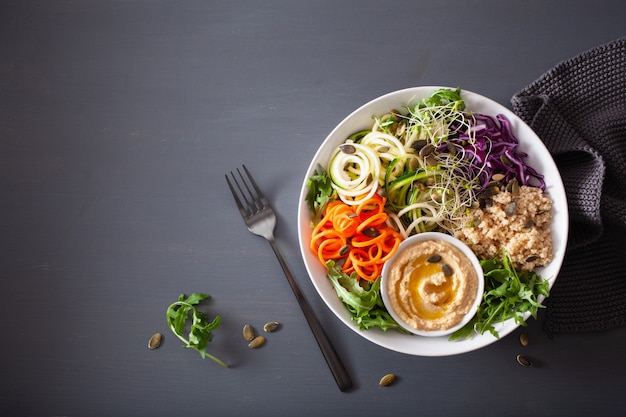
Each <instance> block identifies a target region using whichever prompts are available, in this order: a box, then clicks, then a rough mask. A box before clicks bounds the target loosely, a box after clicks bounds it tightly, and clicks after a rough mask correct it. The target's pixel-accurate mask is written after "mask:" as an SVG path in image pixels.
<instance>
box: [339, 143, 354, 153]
mask: <svg viewBox="0 0 626 417" xmlns="http://www.w3.org/2000/svg"><path fill="white" fill-rule="evenodd" d="M339 149H340V150H341V152H343V153H347V154H348V155H350V154H353V153H355V152H356V148H355V147H354V145H350V144H349V143H343V144H341V145H339Z"/></svg>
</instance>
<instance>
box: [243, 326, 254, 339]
mask: <svg viewBox="0 0 626 417" xmlns="http://www.w3.org/2000/svg"><path fill="white" fill-rule="evenodd" d="M243 338H244V339H246V340H247V341H248V342H249V341H251V340H252V339H254V327H252V326H250V325H249V324H246V325H245V326H243Z"/></svg>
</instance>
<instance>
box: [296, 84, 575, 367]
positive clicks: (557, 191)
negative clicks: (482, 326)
mask: <svg viewBox="0 0 626 417" xmlns="http://www.w3.org/2000/svg"><path fill="white" fill-rule="evenodd" d="M440 88H447V89H455V88H456V87H449V86H432V85H431V86H415V87H408V88H404V89H400V90H395V91H391V92H388V93H386V94H383V95H381V96H378V97H376V98H374V99H372V100H370V101H368V102H366V103H364V104H362V105H361V106H360V107H358V108H356V109H355V110H353V111H352V112H351V113H349V114H348V115H347V116H345V117H344V118H343V119H342V120H341V121H340V122H339V123H338V124H336V125H335V127H334V128H333V129H331V131H330V132H329V133H328V135H327V136H326V138H325V139H324V140H323V141H322V143H321V144H320V145H319V147H318V149H317V151H316V152H315V154H314V156H313V157H312V159H311V162H310V164H309V167H308V169H307V170H306V172H305V174H304V178H303V179H302V186H301V191H300V196H299V205H298V214H297V221H298V243H299V245H300V254H301V256H302V259H303V262H304V264H305V269H306V271H307V273H308V275H309V278H310V280H311V282H312V284H313V286H314V288H315V290H316V291H317V294H318V295H319V296H320V298H322V300H323V301H324V304H326V307H327V308H329V309H330V310H331V311H332V312H333V313H334V315H335V316H336V317H337V318H338V319H339V320H340V321H342V322H343V323H344V324H345V325H346V326H347V327H348V328H349V329H351V330H352V331H354V332H355V333H357V334H359V336H361V337H363V338H364V339H366V340H369V341H370V342H372V343H374V344H377V345H379V346H381V347H383V348H386V349H389V350H392V351H396V352H400V353H405V354H409V355H416V356H448V355H457V354H462V353H466V352H470V351H473V350H477V349H480V348H483V347H486V346H488V345H490V344H492V343H495V342H497V341H498V340H502V339H503V338H504V337H505V336H506V335H508V334H510V333H511V332H513V331H514V330H515V329H517V328H518V327H519V324H517V323H512V322H513V320H512V319H510V320H507V321H505V322H501V323H496V324H495V326H494V327H495V331H497V332H498V333H499V338H495V337H492V336H491V335H490V334H485V335H480V336H472V337H471V338H469V339H464V340H463V341H457V342H449V341H448V340H447V338H443V339H445V343H444V342H439V341H440V340H441V339H442V338H424V337H421V336H413V335H406V334H401V333H399V332H395V333H397V334H394V333H392V332H383V331H382V330H380V329H369V330H366V331H362V330H360V329H359V327H358V326H357V325H356V324H355V323H354V322H353V321H352V319H351V317H350V315H349V312H348V311H347V309H346V308H345V305H343V303H342V302H341V300H340V299H339V297H337V294H336V292H335V291H334V289H333V288H332V285H331V283H330V282H329V280H328V279H326V275H325V271H324V269H325V267H324V265H322V264H321V263H320V262H319V260H318V259H317V257H316V256H315V255H314V254H313V253H312V251H311V250H310V249H309V243H310V235H311V228H310V220H311V215H310V212H309V210H308V207H307V203H306V193H307V181H308V179H309V178H310V176H311V175H312V174H313V172H314V171H315V169H316V168H317V164H318V163H320V162H321V163H326V162H327V160H328V157H329V155H330V153H331V149H329V147H331V146H333V144H334V145H338V144H340V143H342V142H343V141H345V139H346V138H347V136H349V135H350V134H352V133H354V132H355V131H358V130H359V129H362V128H363V127H364V126H366V125H369V126H371V120H372V117H373V116H374V115H380V114H384V113H385V112H388V111H389V110H390V109H392V108H393V107H395V106H402V105H406V104H408V103H409V102H411V101H413V100H417V99H421V98H425V97H428V96H429V95H430V94H432V92H434V91H436V90H437V89H440ZM461 96H462V97H463V99H464V100H465V102H466V108H467V109H468V110H470V111H474V112H480V113H485V114H489V115H495V114H496V113H497V114H503V115H504V116H505V117H506V118H507V119H508V120H509V122H510V125H511V129H512V131H513V132H514V133H515V134H516V136H517V137H518V139H520V149H522V150H524V151H525V152H527V153H528V155H529V157H530V158H531V159H530V161H531V162H532V164H533V167H534V168H536V169H537V170H538V171H539V173H541V174H543V175H544V177H545V178H546V184H547V188H546V191H547V192H548V193H549V195H550V197H551V198H552V200H553V201H554V202H555V205H553V220H552V228H551V229H552V231H553V244H554V246H553V248H554V257H553V260H552V262H551V263H550V264H549V265H548V267H547V268H542V270H549V274H545V275H542V276H544V278H546V279H547V280H548V282H549V286H550V288H552V286H553V285H554V282H555V280H556V278H557V276H558V272H559V270H560V268H561V266H562V263H563V259H564V257H565V250H566V246H567V239H568V234H569V213H568V207H567V198H566V196H565V188H564V186H563V180H562V178H561V175H560V173H559V171H558V168H557V166H556V163H555V162H554V159H553V158H552V155H551V154H550V152H549V151H548V149H547V147H546V145H545V144H544V143H543V142H542V141H541V139H540V138H539V137H538V136H537V135H536V133H535V132H534V131H533V130H532V128H531V127H530V126H528V125H527V124H526V123H525V122H524V121H523V120H522V119H521V118H520V117H519V116H517V115H516V114H515V113H513V111H511V110H509V109H508V108H507V107H505V106H503V105H501V104H500V103H497V102H496V101H494V100H492V99H490V98H488V97H485V96H483V95H480V94H478V93H475V92H473V91H471V90H467V89H461ZM367 122H369V123H367ZM543 299H544V297H543V296H541V297H540V299H539V301H540V302H542V301H543ZM529 316H530V314H526V315H525V318H527V317H529Z"/></svg>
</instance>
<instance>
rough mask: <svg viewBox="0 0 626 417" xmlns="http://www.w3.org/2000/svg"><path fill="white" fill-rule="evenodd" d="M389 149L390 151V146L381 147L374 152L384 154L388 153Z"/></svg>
mask: <svg viewBox="0 0 626 417" xmlns="http://www.w3.org/2000/svg"><path fill="white" fill-rule="evenodd" d="M389 149H391V146H381V147H379V148H378V149H377V150H376V151H377V152H378V153H385V152H389Z"/></svg>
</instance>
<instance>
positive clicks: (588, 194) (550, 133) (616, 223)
mask: <svg viewBox="0 0 626 417" xmlns="http://www.w3.org/2000/svg"><path fill="white" fill-rule="evenodd" d="M511 103H512V105H513V109H514V111H515V112H516V113H517V114H518V115H519V116H520V117H521V118H522V119H523V120H524V121H525V122H526V123H528V124H529V125H530V126H531V127H532V128H533V130H534V131H535V132H536V133H537V135H538V136H539V137H540V138H541V139H542V140H543V141H544V143H545V144H546V146H547V147H548V149H549V150H550V152H551V154H552V156H553V157H554V159H555V161H556V164H557V166H558V168H559V170H560V172H561V176H562V178H563V182H564V184H565V192H566V194H567V202H568V205H569V210H570V236H569V241H568V246H567V251H566V254H565V260H564V262H563V267H562V269H561V271H560V273H559V275H558V278H557V280H556V282H555V284H554V286H553V288H552V291H551V294H550V297H548V299H547V300H546V307H547V312H546V322H545V328H546V330H547V331H548V332H549V333H578V332H586V331H600V330H606V329H610V328H612V327H616V326H621V325H624V324H626V246H625V245H626V239H625V236H626V38H622V39H618V40H615V41H613V42H610V43H607V44H604V45H601V46H598V47H596V48H594V49H591V50H589V51H586V52H584V53H582V54H580V55H578V56H576V57H573V58H571V59H569V60H567V61H563V62H561V63H559V64H558V65H556V66H555V67H554V68H552V69H551V70H549V71H548V72H546V73H545V74H543V75H542V76H541V77H540V78H539V79H537V80H536V81H534V82H532V83H531V84H530V85H528V86H527V87H526V88H524V89H523V90H522V91H520V92H518V93H517V94H515V95H514V96H513V98H512V99H511Z"/></svg>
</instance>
